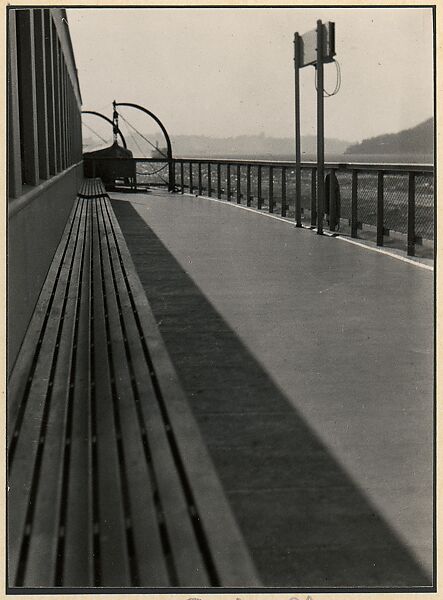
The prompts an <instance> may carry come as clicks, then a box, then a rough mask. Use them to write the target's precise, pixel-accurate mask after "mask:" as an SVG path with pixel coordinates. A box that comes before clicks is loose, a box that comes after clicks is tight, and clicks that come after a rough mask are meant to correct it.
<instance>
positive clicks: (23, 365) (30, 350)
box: [7, 201, 79, 445]
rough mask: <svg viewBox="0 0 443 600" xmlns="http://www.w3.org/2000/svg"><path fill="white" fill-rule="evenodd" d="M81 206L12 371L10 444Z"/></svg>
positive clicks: (54, 262)
mask: <svg viewBox="0 0 443 600" xmlns="http://www.w3.org/2000/svg"><path fill="white" fill-rule="evenodd" d="M78 210H79V202H78V201H76V202H75V205H74V209H73V210H72V212H71V214H70V215H69V219H68V222H67V224H66V227H65V229H64V232H63V235H62V237H61V240H60V243H59V245H58V247H57V250H56V251H55V254H54V258H53V260H52V263H51V266H50V267H49V271H48V274H47V276H46V280H45V283H44V285H43V287H42V291H41V292H40V296H39V298H38V300H37V304H36V306H35V310H34V313H33V315H32V317H31V321H30V323H29V326H28V329H27V332H26V344H23V345H22V347H21V348H20V354H19V356H20V360H18V361H17V362H16V364H15V365H14V368H13V370H12V372H11V377H10V379H9V383H8V397H9V402H8V426H7V434H8V445H9V444H10V443H11V439H12V436H13V434H14V429H15V424H16V420H17V415H18V411H19V408H20V402H21V400H22V398H23V394H24V392H25V388H26V384H27V383H28V378H29V374H30V371H31V368H32V363H33V360H34V354H35V349H36V346H37V342H38V339H39V337H40V334H41V332H42V327H43V323H44V319H45V316H46V312H47V310H48V306H49V302H50V300H51V294H52V293H53V289H54V284H55V282H56V279H57V274H58V272H59V269H60V265H61V260H62V257H63V254H64V252H65V250H66V248H67V246H68V243H69V232H70V231H71V228H72V227H73V226H74V222H75V220H76V218H77V211H78Z"/></svg>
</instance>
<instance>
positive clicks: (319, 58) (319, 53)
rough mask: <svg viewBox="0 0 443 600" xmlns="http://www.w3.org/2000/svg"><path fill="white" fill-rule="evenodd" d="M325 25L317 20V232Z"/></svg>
mask: <svg viewBox="0 0 443 600" xmlns="http://www.w3.org/2000/svg"><path fill="white" fill-rule="evenodd" d="M323 88H324V81H323V25H322V22H321V21H320V20H318V21H317V222H318V224H317V233H318V234H319V235H322V233H323V215H324V212H325V132H324V97H323Z"/></svg>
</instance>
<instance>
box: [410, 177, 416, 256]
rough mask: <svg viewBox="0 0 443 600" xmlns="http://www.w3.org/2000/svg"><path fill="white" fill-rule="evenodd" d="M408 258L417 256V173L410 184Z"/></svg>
mask: <svg viewBox="0 0 443 600" xmlns="http://www.w3.org/2000/svg"><path fill="white" fill-rule="evenodd" d="M408 256H415V173H409V182H408Z"/></svg>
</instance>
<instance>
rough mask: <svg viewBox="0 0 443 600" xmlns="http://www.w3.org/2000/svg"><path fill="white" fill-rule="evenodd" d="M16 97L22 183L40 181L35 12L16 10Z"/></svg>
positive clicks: (32, 183)
mask: <svg viewBox="0 0 443 600" xmlns="http://www.w3.org/2000/svg"><path fill="white" fill-rule="evenodd" d="M16 19H17V32H18V43H19V52H18V56H17V59H18V90H19V94H18V98H19V103H20V108H19V113H20V136H21V137H20V142H21V166H22V179H23V183H29V184H30V185H37V184H38V182H39V158H38V132H37V98H36V81H35V78H36V73H35V52H34V11H33V10H32V9H25V10H17V12H16Z"/></svg>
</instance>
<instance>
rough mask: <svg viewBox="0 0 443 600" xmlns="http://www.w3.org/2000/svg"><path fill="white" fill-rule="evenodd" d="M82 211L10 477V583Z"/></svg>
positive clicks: (29, 500) (16, 562)
mask: <svg viewBox="0 0 443 600" xmlns="http://www.w3.org/2000/svg"><path fill="white" fill-rule="evenodd" d="M79 216H80V215H79V211H77V213H76V217H75V223H74V231H75V234H74V235H71V236H70V238H69V244H68V248H67V252H66V256H65V261H64V262H63V265H62V269H61V272H60V277H59V280H58V284H57V287H56V290H55V295H54V302H53V304H52V307H51V313H50V316H49V319H48V325H47V327H46V331H45V335H44V337H43V342H42V346H41V350H40V353H39V357H38V361H37V365H36V369H35V378H34V381H33V385H32V387H31V389H30V393H29V396H28V398H27V402H26V409H25V412H24V416H23V423H22V426H21V429H20V435H19V437H18V440H17V446H16V450H15V454H14V460H13V463H12V465H11V469H10V474H9V485H10V491H9V501H10V504H9V506H10V507H11V508H10V510H9V511H8V517H9V532H8V533H9V540H10V554H9V556H10V559H11V562H10V564H11V569H12V572H11V579H12V580H13V581H15V580H16V577H17V570H18V567H19V553H20V548H21V543H22V540H23V539H24V537H25V526H26V518H27V513H28V507H29V506H30V505H32V502H33V498H32V492H33V490H32V482H33V477H35V468H36V466H37V465H36V463H37V456H38V451H39V447H40V445H41V443H43V440H40V437H41V434H42V432H44V425H45V423H44V422H42V421H43V417H44V412H45V409H46V410H47V408H48V405H47V394H48V391H49V386H50V376H51V368H52V363H53V357H54V352H55V346H56V340H57V334H58V330H59V326H60V317H61V312H62V306H63V301H64V298H65V294H66V288H67V284H68V277H69V270H70V265H71V262H72V257H73V251H74V247H75V243H76V239H77V233H78V227H79V225H80V219H79Z"/></svg>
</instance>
